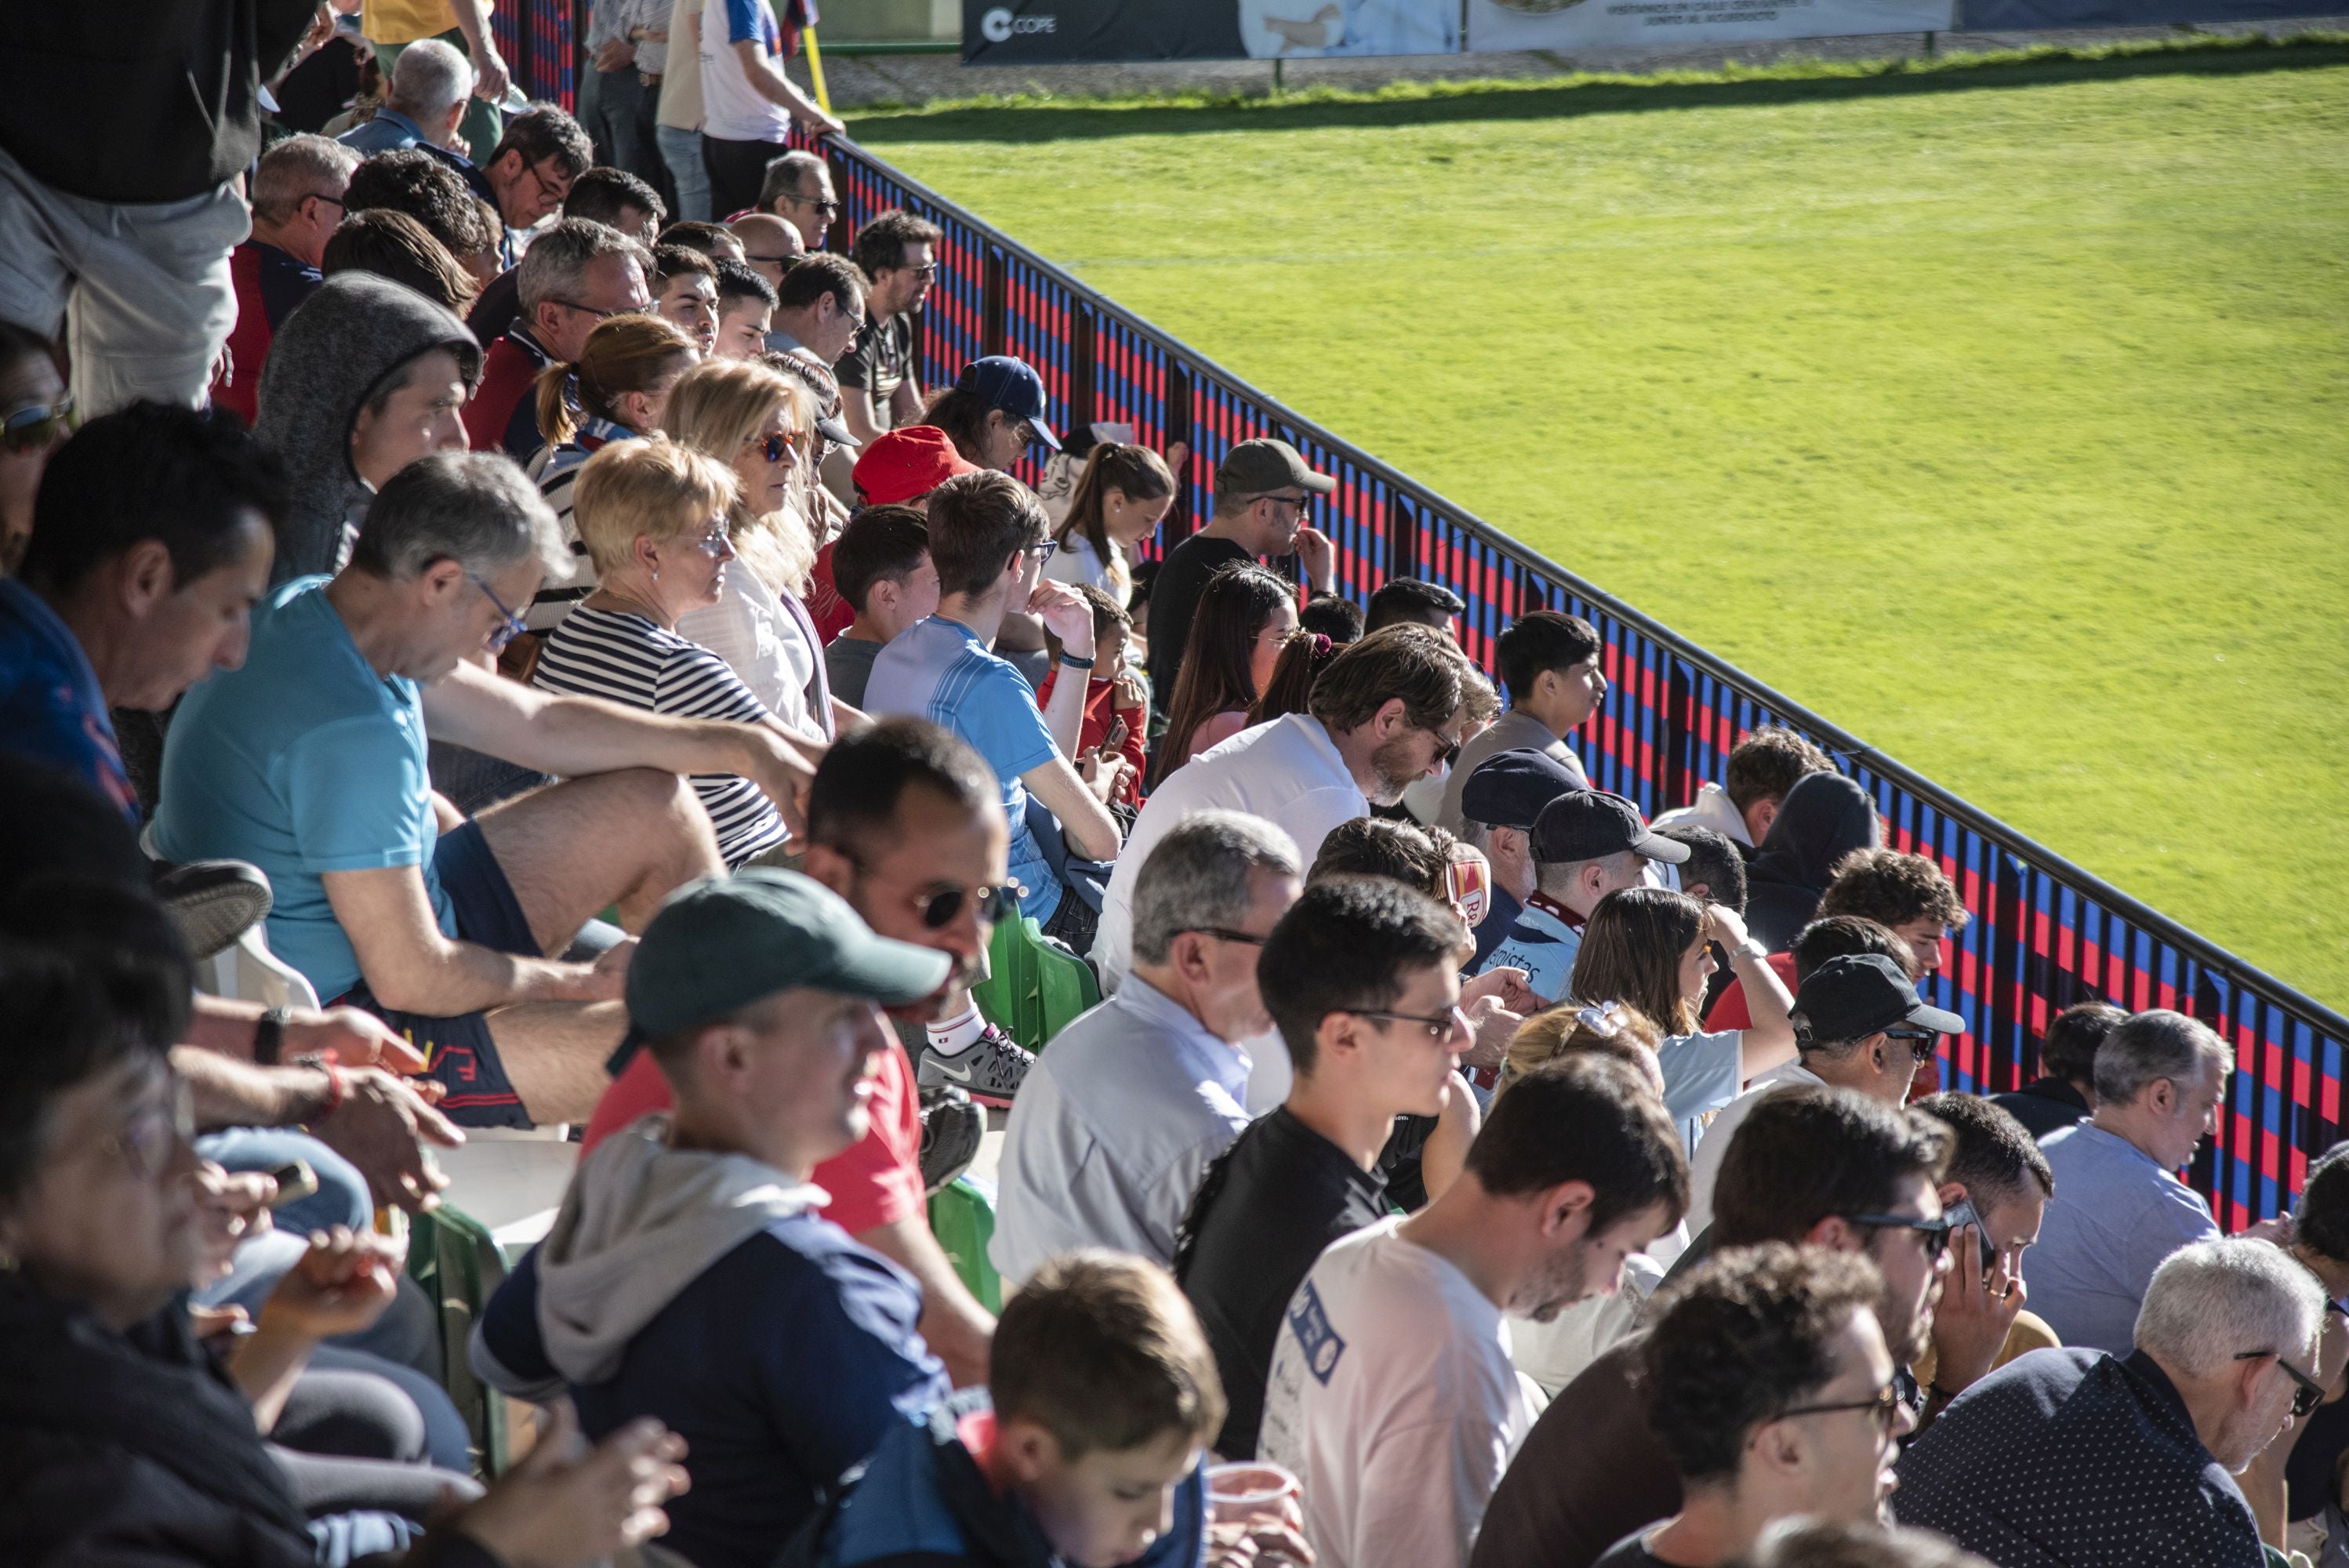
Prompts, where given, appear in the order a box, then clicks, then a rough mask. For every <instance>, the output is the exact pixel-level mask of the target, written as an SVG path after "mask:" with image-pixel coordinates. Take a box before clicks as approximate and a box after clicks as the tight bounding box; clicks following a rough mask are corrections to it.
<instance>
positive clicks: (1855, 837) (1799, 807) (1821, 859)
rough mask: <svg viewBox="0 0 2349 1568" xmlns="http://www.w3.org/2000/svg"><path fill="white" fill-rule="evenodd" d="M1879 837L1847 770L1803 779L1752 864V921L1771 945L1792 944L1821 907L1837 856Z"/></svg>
mask: <svg viewBox="0 0 2349 1568" xmlns="http://www.w3.org/2000/svg"><path fill="white" fill-rule="evenodd" d="M1875 843H1876V803H1875V802H1874V801H1873V800H1870V799H1868V791H1867V790H1866V789H1862V788H1861V787H1860V786H1859V785H1858V784H1857V783H1855V782H1854V781H1852V780H1851V779H1847V778H1845V777H1844V776H1843V775H1842V774H1840V773H1813V774H1810V775H1809V776H1807V777H1806V778H1804V779H1798V780H1797V781H1796V782H1795V787H1794V788H1793V789H1789V790H1787V791H1786V799H1785V804H1783V805H1781V806H1780V807H1779V808H1778V817H1777V820H1775V821H1774V822H1772V823H1771V824H1770V831H1769V832H1768V833H1767V834H1765V835H1764V838H1763V840H1762V848H1761V850H1760V851H1758V852H1757V853H1756V854H1755V855H1754V863H1753V865H1752V866H1750V867H1749V868H1747V871H1746V881H1747V892H1746V898H1745V924H1746V928H1747V929H1748V930H1749V931H1751V932H1752V933H1753V934H1754V939H1755V940H1756V941H1758V942H1760V943H1761V944H1763V945H1764V946H1765V947H1767V948H1769V949H1770V951H1771V952H1773V953H1784V952H1785V951H1786V949H1787V948H1789V947H1791V946H1793V945H1794V941H1795V934H1796V933H1797V932H1799V931H1801V930H1802V929H1803V927H1804V926H1806V925H1807V924H1809V923H1810V922H1811V918H1812V916H1814V915H1816V913H1818V908H1819V900H1820V898H1821V897H1822V896H1824V895H1825V893H1826V890H1827V883H1828V882H1832V881H1833V880H1834V879H1835V868H1836V862H1837V861H1840V860H1842V859H1843V858H1844V857H1845V856H1846V855H1847V854H1850V853H1851V852H1852V851H1855V850H1865V849H1869V848H1872V847H1873V846H1874V845H1875Z"/></svg>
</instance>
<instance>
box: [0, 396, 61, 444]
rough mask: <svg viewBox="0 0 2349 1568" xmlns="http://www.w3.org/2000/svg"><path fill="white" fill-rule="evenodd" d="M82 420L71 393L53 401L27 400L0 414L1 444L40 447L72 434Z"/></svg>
mask: <svg viewBox="0 0 2349 1568" xmlns="http://www.w3.org/2000/svg"><path fill="white" fill-rule="evenodd" d="M80 423H81V417H80V416H79V415H78V414H77V413H76V412H75V411H74V400H73V395H72V394H71V393H66V394H63V395H61V396H60V397H58V398H57V401H56V402H54V403H27V404H26V405H25V406H24V407H19V408H11V409H10V410H8V412H7V413H6V414H5V415H0V447H5V449H8V450H9V451H11V452H36V451H41V450H44V449H47V448H48V447H50V446H52V445H54V444H55V443H56V442H58V441H61V440H63V439H64V438H66V437H67V436H69V435H71V434H72V433H73V431H74V428H75V427H76V426H78V425H79V424H80Z"/></svg>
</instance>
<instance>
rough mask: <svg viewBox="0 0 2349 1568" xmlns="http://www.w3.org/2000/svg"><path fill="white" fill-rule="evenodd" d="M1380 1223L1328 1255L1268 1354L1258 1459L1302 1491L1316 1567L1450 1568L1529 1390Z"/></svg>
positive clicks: (1491, 1328) (1492, 1310)
mask: <svg viewBox="0 0 2349 1568" xmlns="http://www.w3.org/2000/svg"><path fill="white" fill-rule="evenodd" d="M1401 1224H1402V1219H1401V1218H1400V1217H1397V1218H1393V1219H1388V1220H1381V1221H1380V1222H1378V1223H1377V1224H1375V1225H1371V1226H1369V1227H1367V1228H1366V1229H1363V1230H1360V1231H1357V1232H1355V1233H1353V1234H1352V1235H1350V1236H1346V1237H1344V1238H1342V1239H1340V1240H1339V1241H1336V1242H1333V1243H1330V1247H1329V1250H1327V1251H1326V1252H1324V1253H1322V1254H1321V1257H1320V1261H1319V1262H1318V1263H1316V1264H1314V1265H1313V1269H1312V1272H1311V1273H1309V1274H1307V1275H1306V1276H1305V1283H1304V1284H1300V1285H1299V1286H1298V1287H1297V1294H1296V1295H1293V1296H1291V1297H1290V1298H1289V1303H1288V1313H1287V1315H1285V1316H1284V1317H1283V1318H1282V1319H1281V1324H1280V1335H1279V1337H1278V1339H1277V1340H1276V1341H1275V1342H1274V1344H1273V1351H1272V1375H1271V1377H1269V1378H1268V1380H1267V1382H1266V1384H1265V1400H1264V1429H1263V1434H1262V1436H1261V1438H1260V1439H1258V1442H1257V1453H1258V1454H1259V1455H1260V1456H1261V1457H1263V1458H1265V1459H1268V1460H1272V1461H1273V1462H1274V1463H1276V1464H1281V1465H1286V1466H1287V1467H1288V1469H1289V1470H1292V1471H1294V1472H1295V1473H1296V1475H1297V1477H1298V1479H1299V1481H1301V1482H1302V1483H1303V1486H1304V1499H1303V1502H1304V1508H1305V1539H1306V1540H1307V1541H1308V1542H1311V1543H1312V1547H1313V1551H1314V1554H1315V1563H1317V1565H1318V1568H1384V1565H1385V1564H1390V1563H1409V1564H1411V1565H1412V1568H1458V1565H1459V1564H1462V1563H1466V1562H1467V1561H1468V1552H1469V1549H1470V1547H1472V1546H1473V1545H1474V1544H1475V1540H1476V1530H1477V1527H1478V1525H1479V1524H1481V1523H1482V1522H1483V1521H1484V1517H1485V1503H1486V1502H1488V1501H1491V1499H1492V1496H1493V1489H1494V1488H1495V1486H1497V1485H1499V1484H1500V1480H1501V1474H1502V1472H1503V1471H1504V1470H1507V1469H1508V1467H1509V1460H1510V1458H1511V1456H1513V1455H1514V1454H1516V1451H1517V1445H1518V1444H1519V1443H1520V1442H1522V1441H1524V1440H1525V1435H1526V1432H1527V1431H1528V1430H1530V1429H1532V1427H1533V1423H1534V1417H1535V1414H1536V1412H1537V1410H1538V1408H1539V1406H1540V1390H1539V1389H1537V1387H1534V1385H1533V1384H1532V1382H1531V1381H1530V1380H1528V1379H1527V1378H1526V1377H1524V1376H1523V1375H1522V1374H1521V1373H1519V1372H1518V1371H1517V1369H1516V1367H1515V1366H1514V1365H1512V1364H1511V1362H1510V1359H1509V1326H1508V1325H1507V1324H1506V1322H1504V1321H1503V1320H1502V1316H1501V1309H1500V1308H1499V1307H1497V1306H1495V1305H1493V1304H1492V1302H1490V1301H1488V1300H1487V1299H1485V1296H1484V1295H1483V1294H1482V1293H1481V1292H1479V1291H1478V1290H1477V1289H1476V1287H1475V1285H1474V1284H1470V1283H1469V1280H1468V1276H1467V1275H1466V1274H1462V1273H1461V1272H1460V1271H1459V1270H1458V1269H1457V1268H1454V1266H1453V1265H1452V1264H1451V1263H1449V1262H1448V1261H1446V1260H1445V1259H1444V1258H1441V1257H1438V1256H1437V1255H1436V1254H1435V1253H1432V1252H1430V1251H1428V1250H1427V1249H1426V1248H1425V1247H1423V1246H1420V1245H1418V1244H1417V1243H1412V1242H1407V1241H1405V1240H1403V1239H1402V1237H1401V1236H1399V1235H1397V1234H1396V1233H1395V1230H1396V1227H1397V1226H1399V1225H1401Z"/></svg>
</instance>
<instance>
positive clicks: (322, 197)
mask: <svg viewBox="0 0 2349 1568" xmlns="http://www.w3.org/2000/svg"><path fill="white" fill-rule="evenodd" d="M302 200H303V201H324V202H326V204H327V205H328V206H330V207H332V208H333V209H334V210H335V211H337V212H347V211H350V209H349V208H348V207H347V206H345V205H344V204H343V199H342V198H341V197H339V196H329V195H327V194H326V192H325V191H311V192H310V193H309V194H308V195H307V196H305V197H303V198H302Z"/></svg>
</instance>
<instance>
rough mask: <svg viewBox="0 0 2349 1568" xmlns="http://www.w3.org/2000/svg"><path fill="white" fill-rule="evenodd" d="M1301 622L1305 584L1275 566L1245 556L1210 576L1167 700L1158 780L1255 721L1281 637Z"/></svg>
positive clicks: (1155, 781)
mask: <svg viewBox="0 0 2349 1568" xmlns="http://www.w3.org/2000/svg"><path fill="white" fill-rule="evenodd" d="M1296 630H1297V591H1296V590H1295V589H1294V588H1292V587H1291V586H1290V585H1289V584H1288V583H1285V582H1283V581H1282V580H1281V579H1280V578H1279V577H1278V576H1277V575H1276V574H1275V573H1271V572H1268V571H1267V570H1266V569H1265V568H1263V567H1261V566H1258V565H1256V564H1254V563H1253V562H1235V563H1234V564H1232V565H1229V566H1226V567H1225V568H1224V569H1223V570H1222V571H1221V572H1218V573H1216V574H1215V575H1214V576H1213V577H1210V578H1209V579H1207V586H1206V589H1205V591H1203V592H1202V593H1200V595H1199V607H1198V609H1197V611H1196V612H1195V613H1194V614H1193V615H1192V617H1191V640H1190V643H1189V644H1188V645H1187V646H1185V648H1184V650H1183V673H1182V675H1181V676H1178V677H1177V678H1176V680H1175V682H1174V696H1172V697H1171V698H1169V699H1168V701H1167V704H1166V733H1165V735H1164V738H1162V739H1161V740H1160V741H1159V743H1158V768H1157V771H1156V773H1155V774H1154V776H1153V777H1152V779H1151V780H1150V783H1151V787H1152V788H1153V789H1155V788H1156V787H1157V785H1158V782H1159V780H1160V779H1164V778H1165V777H1166V775H1168V774H1169V773H1172V772H1174V769H1177V768H1180V767H1182V766H1183V764H1185V762H1188V761H1190V760H1191V758H1193V757H1195V756H1196V755H1198V754H1199V753H1200V752H1202V751H1206V750H1207V749H1208V748H1211V747H1214V746H1216V745H1217V744H1219V743H1220V742H1222V741H1224V740H1226V739H1228V738H1231V737H1232V736H1235V735H1237V734H1238V733H1239V732H1240V731H1241V730H1242V729H1245V728H1246V727H1247V723H1248V709H1249V708H1251V707H1255V706H1256V699H1257V696H1258V695H1259V694H1260V693H1261V692H1262V691H1263V690H1264V688H1265V686H1266V685H1267V684H1268V683H1269V682H1270V681H1271V679H1272V669H1273V665H1274V664H1275V663H1276V662H1278V659H1279V657H1280V648H1281V645H1282V644H1284V643H1286V642H1287V641H1288V638H1289V634H1291V633H1293V632H1295V631H1296Z"/></svg>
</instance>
